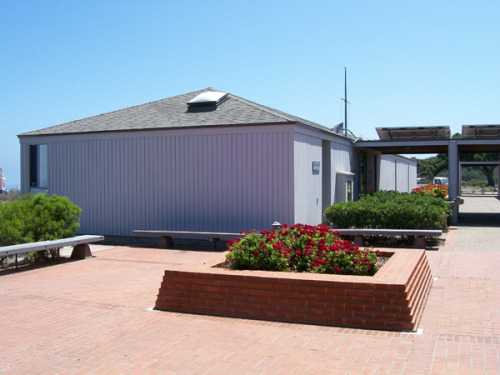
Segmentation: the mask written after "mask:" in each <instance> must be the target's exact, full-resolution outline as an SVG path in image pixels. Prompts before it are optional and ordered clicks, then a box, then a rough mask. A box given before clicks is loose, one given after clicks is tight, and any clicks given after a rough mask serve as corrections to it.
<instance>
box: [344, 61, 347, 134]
mask: <svg viewBox="0 0 500 375" xmlns="http://www.w3.org/2000/svg"><path fill="white" fill-rule="evenodd" d="M344 134H345V135H346V136H347V67H346V66H344Z"/></svg>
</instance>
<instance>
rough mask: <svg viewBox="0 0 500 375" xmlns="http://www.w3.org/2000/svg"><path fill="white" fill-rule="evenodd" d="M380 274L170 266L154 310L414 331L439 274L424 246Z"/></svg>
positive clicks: (397, 255) (395, 254) (395, 253)
mask: <svg viewBox="0 0 500 375" xmlns="http://www.w3.org/2000/svg"><path fill="white" fill-rule="evenodd" d="M384 253H385V254H386V255H391V257H390V259H389V260H388V261H387V263H386V264H385V265H384V266H383V267H382V268H381V269H380V270H379V271H378V272H377V273H376V274H375V276H343V275H320V274H306V273H287V272H266V271H233V270H228V269H225V268H220V267H209V266H200V267H198V268H193V267H191V268H186V269H181V270H179V269H177V270H166V271H165V275H164V277H163V281H162V283H161V287H160V290H159V293H158V298H157V301H156V305H155V309H157V310H164V311H175V312H184V313H193V314H204V315H216V316H226V317H235V318H248V319H259V320H271V321H280V322H291V323H304V324H317V325H327V326H342V327H353V328H364V329H379V330H391V331H414V330H416V329H417V325H418V322H419V321H420V317H421V315H422V311H423V308H424V305H425V301H426V298H427V295H428V293H429V289H430V287H431V282H432V275H431V270H430V267H429V263H428V261H427V257H426V255H425V251H424V250H413V249H412V250H407V249H397V250H393V249H391V250H390V251H385V252H384Z"/></svg>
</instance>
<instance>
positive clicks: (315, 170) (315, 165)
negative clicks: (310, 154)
mask: <svg viewBox="0 0 500 375" xmlns="http://www.w3.org/2000/svg"><path fill="white" fill-rule="evenodd" d="M312 168H313V174H319V171H320V169H321V163H320V162H319V161H313V164H312Z"/></svg>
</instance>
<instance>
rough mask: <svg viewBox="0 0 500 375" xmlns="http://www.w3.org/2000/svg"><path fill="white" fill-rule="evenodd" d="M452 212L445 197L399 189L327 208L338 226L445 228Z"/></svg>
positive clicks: (336, 226)
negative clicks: (405, 191) (400, 190)
mask: <svg viewBox="0 0 500 375" xmlns="http://www.w3.org/2000/svg"><path fill="white" fill-rule="evenodd" d="M449 214H450V212H449V208H448V204H447V203H446V200H445V199H443V198H440V197H434V196H428V195H420V194H408V193H398V192H395V191H379V192H376V193H373V194H372V195H365V196H362V197H361V198H360V199H359V200H358V201H356V202H345V203H335V204H333V205H332V206H330V207H328V208H327V209H326V211H325V216H326V218H327V220H328V221H329V222H330V224H331V225H332V227H334V228H372V229H443V228H444V227H445V226H446V219H447V216H448V215H449Z"/></svg>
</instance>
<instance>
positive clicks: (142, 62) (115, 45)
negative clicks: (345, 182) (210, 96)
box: [0, 0, 500, 188]
mask: <svg viewBox="0 0 500 375" xmlns="http://www.w3.org/2000/svg"><path fill="white" fill-rule="evenodd" d="M499 15H500V1H498V0H492V1H480V0H476V1H422V0H421V1H400V0H399V1H318V0H307V1H305V0H304V1H293V0H289V1H285V0H265V1H260V0H252V1H250V0H248V1H236V0H232V1H217V0H214V1H194V0H193V1H189V0H186V1H178V0H176V1H167V0H164V1H149V0H141V1H126V0H120V1H114V0H95V1H94V0H79V1H77V0H64V1H62V0H61V1H57V0H30V1H24V0H0V166H3V168H4V175H5V177H6V179H7V188H15V187H16V186H17V185H19V183H20V178H19V169H20V162H19V141H18V138H17V135H18V134H20V133H23V132H27V131H31V130H36V129H40V128H44V127H47V126H52V125H57V124H61V123H65V122H68V121H72V120H77V119H81V118H84V117H88V116H94V115H98V114H101V113H104V112H109V111H112V110H116V109H121V108H125V107H129V106H132V105H136V104H142V103H146V102H149V101H154V100H159V99H163V98H167V97H170V96H174V95H178V94H183V93H186V92H190V91H194V90H198V89H202V88H205V87H208V86H212V87H214V88H217V89H219V90H221V91H226V92H230V93H233V94H235V95H238V96H241V97H243V98H245V99H249V100H252V101H255V102H257V103H260V104H264V105H267V106H270V107H273V108H276V109H279V110H282V111H285V112H288V113H290V114H293V115H296V116H300V117H303V118H305V119H308V120H311V121H315V122H318V123H320V124H322V125H325V126H328V127H332V126H334V125H336V124H338V123H339V122H341V121H342V117H343V105H342V102H341V100H340V98H341V97H343V96H344V67H347V86H348V93H347V96H348V100H349V101H350V102H351V105H350V109H349V111H348V125H349V128H350V129H351V130H352V131H353V132H354V134H356V135H357V136H361V137H363V138H366V139H377V138H378V137H377V134H376V132H375V128H376V127H394V126H429V125H449V126H451V130H452V133H455V132H460V131H461V125H464V124H467V125H474V124H499V123H500V22H499Z"/></svg>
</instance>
